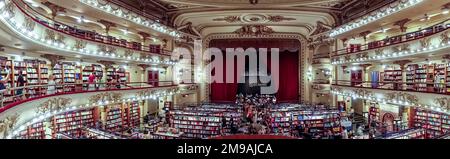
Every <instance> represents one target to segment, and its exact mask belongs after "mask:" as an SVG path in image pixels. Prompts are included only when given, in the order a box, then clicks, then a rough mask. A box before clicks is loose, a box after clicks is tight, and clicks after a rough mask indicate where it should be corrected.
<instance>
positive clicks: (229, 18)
mask: <svg viewBox="0 0 450 159" xmlns="http://www.w3.org/2000/svg"><path fill="white" fill-rule="evenodd" d="M213 21H225V22H228V23H236V22H240V21H241V17H239V16H226V17H223V18H216V19H213Z"/></svg>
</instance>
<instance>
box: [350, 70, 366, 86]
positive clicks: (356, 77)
mask: <svg viewBox="0 0 450 159" xmlns="http://www.w3.org/2000/svg"><path fill="white" fill-rule="evenodd" d="M362 76H363V73H362V70H352V72H351V81H352V86H357V85H360V84H362Z"/></svg>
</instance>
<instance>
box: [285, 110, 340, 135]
mask: <svg viewBox="0 0 450 159" xmlns="http://www.w3.org/2000/svg"><path fill="white" fill-rule="evenodd" d="M292 120H293V122H292V123H293V125H294V126H301V127H303V128H306V127H307V128H308V129H309V132H310V133H319V134H323V133H324V132H325V130H331V131H333V132H334V133H340V132H341V124H340V112H339V111H337V110H319V111H310V110H305V111H299V112H295V113H293V115H292Z"/></svg>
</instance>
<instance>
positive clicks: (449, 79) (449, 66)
mask: <svg viewBox="0 0 450 159" xmlns="http://www.w3.org/2000/svg"><path fill="white" fill-rule="evenodd" d="M446 81H447V84H446V86H447V93H450V62H449V63H447V75H446Z"/></svg>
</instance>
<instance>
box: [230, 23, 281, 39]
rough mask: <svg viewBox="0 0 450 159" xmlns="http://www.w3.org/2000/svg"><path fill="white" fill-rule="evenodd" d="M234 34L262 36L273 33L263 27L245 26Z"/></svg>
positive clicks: (268, 28) (271, 30) (266, 27)
mask: <svg viewBox="0 0 450 159" xmlns="http://www.w3.org/2000/svg"><path fill="white" fill-rule="evenodd" d="M234 33H236V34H239V35H240V36H256V37H258V36H262V35H269V34H273V33H275V31H273V29H272V28H270V27H268V26H264V25H246V26H243V27H242V28H240V29H238V30H236V31H235V32H234Z"/></svg>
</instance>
